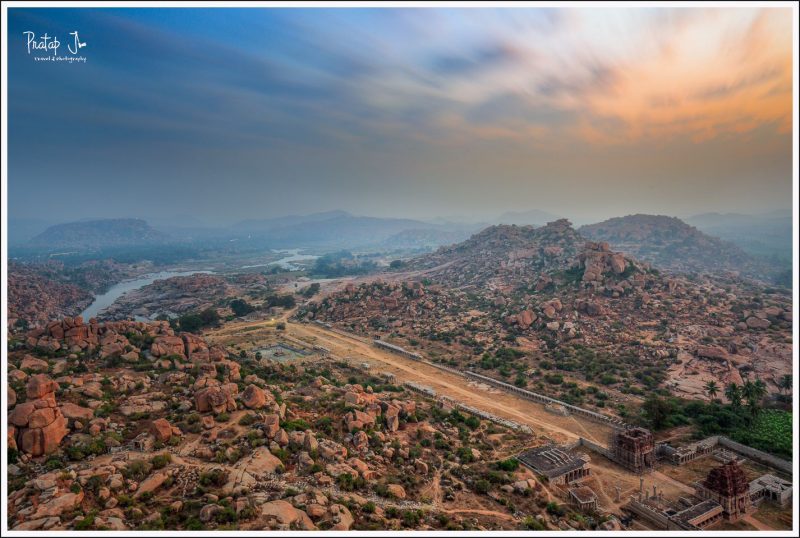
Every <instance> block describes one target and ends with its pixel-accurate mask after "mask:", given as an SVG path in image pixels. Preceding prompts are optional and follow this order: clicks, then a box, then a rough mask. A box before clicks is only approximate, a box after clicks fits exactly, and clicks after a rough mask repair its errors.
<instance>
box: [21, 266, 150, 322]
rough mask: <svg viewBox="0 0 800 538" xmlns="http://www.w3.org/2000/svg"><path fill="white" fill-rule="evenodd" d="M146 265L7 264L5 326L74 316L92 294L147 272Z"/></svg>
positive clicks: (82, 308)
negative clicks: (6, 316) (6, 322)
mask: <svg viewBox="0 0 800 538" xmlns="http://www.w3.org/2000/svg"><path fill="white" fill-rule="evenodd" d="M151 268H152V264H151V263H148V262H144V263H138V264H122V263H117V262H115V261H113V260H89V261H86V262H83V263H80V264H78V265H70V266H67V265H65V264H64V263H62V262H58V261H48V262H46V263H18V262H14V261H11V262H9V264H8V326H9V327H15V326H21V327H27V326H31V327H33V326H38V325H41V324H43V323H46V322H48V321H50V320H51V319H54V318H58V317H62V316H75V315H77V314H79V313H80V312H82V311H83V310H84V309H85V308H86V307H87V306H88V305H89V304H91V302H92V300H93V298H94V294H96V293H102V292H104V291H105V290H106V289H107V288H108V287H110V286H111V285H112V284H115V283H117V282H119V281H121V280H123V279H125V278H129V277H131V276H133V275H136V274H139V273H142V272H147V271H149V270H151Z"/></svg>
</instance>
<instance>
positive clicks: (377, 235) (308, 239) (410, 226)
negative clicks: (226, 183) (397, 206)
mask: <svg viewBox="0 0 800 538" xmlns="http://www.w3.org/2000/svg"><path fill="white" fill-rule="evenodd" d="M424 228H431V224H429V223H425V222H422V221H418V220H413V219H398V218H381V217H358V216H354V215H351V214H350V213H347V212H345V211H327V212H324V213H313V214H311V215H291V216H287V217H276V218H270V219H258V220H252V219H251V220H245V221H242V222H239V223H237V224H235V225H234V226H232V227H230V229H229V230H230V232H231V233H233V234H238V235H240V236H241V235H242V234H247V236H248V237H249V238H256V237H257V238H260V239H262V240H263V241H265V242H266V243H268V244H269V245H270V246H271V247H273V248H299V247H307V248H308V247H325V248H347V249H349V248H356V247H363V246H374V245H377V244H380V243H381V242H383V241H385V240H386V239H388V238H389V237H391V236H392V235H395V234H398V233H400V232H404V231H408V230H416V229H424Z"/></svg>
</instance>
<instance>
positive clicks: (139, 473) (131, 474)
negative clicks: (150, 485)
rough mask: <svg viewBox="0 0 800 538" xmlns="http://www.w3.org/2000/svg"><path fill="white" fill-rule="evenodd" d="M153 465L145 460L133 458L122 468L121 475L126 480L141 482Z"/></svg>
mask: <svg viewBox="0 0 800 538" xmlns="http://www.w3.org/2000/svg"><path fill="white" fill-rule="evenodd" d="M152 468H153V466H152V465H151V464H150V463H148V462H146V461H145V460H134V461H132V462H130V463H128V465H126V466H125V468H124V469H122V476H124V477H125V478H127V479H128V480H135V481H137V482H141V481H142V480H144V479H145V478H147V475H149V474H150V471H151V470H152Z"/></svg>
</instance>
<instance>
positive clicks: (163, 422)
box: [149, 418, 172, 443]
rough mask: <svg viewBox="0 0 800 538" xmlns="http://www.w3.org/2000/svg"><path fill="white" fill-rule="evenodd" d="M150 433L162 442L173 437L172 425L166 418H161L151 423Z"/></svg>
mask: <svg viewBox="0 0 800 538" xmlns="http://www.w3.org/2000/svg"><path fill="white" fill-rule="evenodd" d="M149 431H150V434H151V435H152V436H153V437H154V438H155V439H156V440H157V441H161V442H162V443H166V442H167V441H169V439H170V437H172V425H171V424H170V423H169V421H167V419H165V418H159V419H156V420H154V421H153V422H151V423H150V429H149Z"/></svg>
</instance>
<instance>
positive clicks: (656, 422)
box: [642, 396, 673, 430]
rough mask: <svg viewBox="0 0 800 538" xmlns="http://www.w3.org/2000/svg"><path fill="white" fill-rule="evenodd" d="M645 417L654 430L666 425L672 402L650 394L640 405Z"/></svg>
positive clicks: (671, 409) (670, 413)
mask: <svg viewBox="0 0 800 538" xmlns="http://www.w3.org/2000/svg"><path fill="white" fill-rule="evenodd" d="M642 409H643V410H644V414H645V417H646V418H647V420H648V421H649V422H650V425H651V426H652V428H653V429H654V430H660V429H662V428H663V427H664V426H666V425H667V421H668V420H669V417H670V415H672V411H673V408H672V403H671V402H669V401H668V400H665V399H663V398H659V397H658V396H650V397H649V398H647V399H646V400H645V401H644V404H643V405H642Z"/></svg>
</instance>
